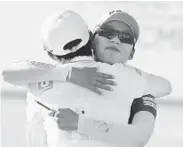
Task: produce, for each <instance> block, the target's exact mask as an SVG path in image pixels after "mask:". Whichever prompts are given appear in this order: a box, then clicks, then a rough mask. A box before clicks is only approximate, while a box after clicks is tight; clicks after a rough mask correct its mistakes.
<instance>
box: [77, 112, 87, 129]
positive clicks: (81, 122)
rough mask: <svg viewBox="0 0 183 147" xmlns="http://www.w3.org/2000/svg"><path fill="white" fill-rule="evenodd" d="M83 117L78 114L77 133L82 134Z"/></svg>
mask: <svg viewBox="0 0 183 147" xmlns="http://www.w3.org/2000/svg"><path fill="white" fill-rule="evenodd" d="M84 117H85V116H84V115H83V114H79V119H78V129H77V132H79V133H83V125H84Z"/></svg>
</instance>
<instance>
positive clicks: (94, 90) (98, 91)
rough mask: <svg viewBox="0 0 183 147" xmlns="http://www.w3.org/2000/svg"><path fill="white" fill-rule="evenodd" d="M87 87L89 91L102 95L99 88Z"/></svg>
mask: <svg viewBox="0 0 183 147" xmlns="http://www.w3.org/2000/svg"><path fill="white" fill-rule="evenodd" d="M89 89H90V90H91V91H93V92H95V93H97V94H99V95H103V93H102V91H101V90H99V89H98V88H97V87H91V88H89Z"/></svg>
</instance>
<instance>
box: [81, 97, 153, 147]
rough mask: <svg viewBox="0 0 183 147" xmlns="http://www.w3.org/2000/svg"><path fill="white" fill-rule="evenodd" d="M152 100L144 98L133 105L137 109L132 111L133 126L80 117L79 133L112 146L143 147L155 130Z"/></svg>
mask: <svg viewBox="0 0 183 147" xmlns="http://www.w3.org/2000/svg"><path fill="white" fill-rule="evenodd" d="M150 100H152V99H151V98H150ZM150 100H148V98H147V97H144V99H142V98H139V100H136V101H135V102H134V103H133V105H132V108H133V107H135V109H134V108H133V109H132V113H131V114H132V115H131V121H132V122H131V123H132V124H131V125H128V124H114V123H113V124H112V123H109V124H106V123H105V122H103V121H96V120H92V119H91V118H87V117H85V116H82V115H80V116H79V121H78V122H79V123H78V132H79V133H82V134H85V135H88V136H93V137H94V138H96V139H99V140H102V141H104V142H106V143H110V144H116V145H120V146H123V145H125V146H128V147H134V146H135V147H142V146H144V145H145V144H146V143H147V142H148V140H149V138H150V136H151V134H152V132H153V129H154V123H155V116H156V109H155V107H152V105H151V103H150V102H151V101H150ZM144 104H146V105H144ZM148 104H150V105H148ZM154 105H156V104H155V103H154ZM88 128H89V129H88Z"/></svg>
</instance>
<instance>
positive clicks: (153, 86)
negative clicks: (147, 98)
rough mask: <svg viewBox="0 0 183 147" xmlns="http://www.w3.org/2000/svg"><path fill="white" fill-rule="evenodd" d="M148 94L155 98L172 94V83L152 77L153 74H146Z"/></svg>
mask: <svg viewBox="0 0 183 147" xmlns="http://www.w3.org/2000/svg"><path fill="white" fill-rule="evenodd" d="M145 77H146V89H145V93H144V95H146V94H149V93H150V94H151V95H153V96H154V97H155V98H160V97H164V96H167V95H169V94H170V93H171V92H172V87H171V83H170V82H169V81H168V80H167V79H165V78H163V77H160V76H156V75H152V74H146V75H145Z"/></svg>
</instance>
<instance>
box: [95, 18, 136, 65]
mask: <svg viewBox="0 0 183 147" xmlns="http://www.w3.org/2000/svg"><path fill="white" fill-rule="evenodd" d="M132 34H133V33H132V30H131V28H130V27H129V26H128V25H127V24H126V23H123V22H120V21H111V22H108V23H106V24H105V25H103V26H102V27H101V28H100V29H99V30H98V31H97V34H96V35H95V37H94V50H95V56H96V58H97V60H99V61H101V62H104V63H108V64H114V63H126V61H127V60H128V59H129V57H130V54H131V52H132V49H133V43H134V37H133V35H132Z"/></svg>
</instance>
